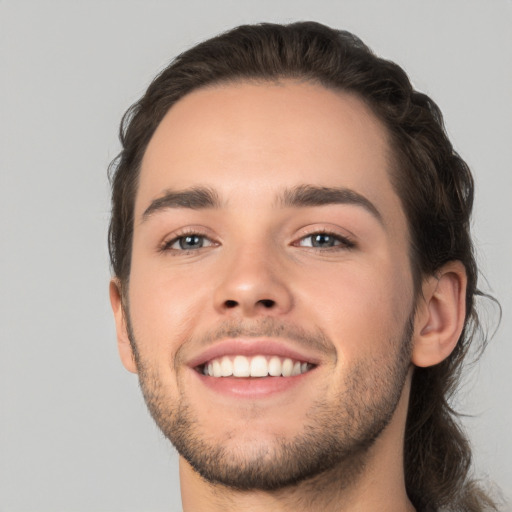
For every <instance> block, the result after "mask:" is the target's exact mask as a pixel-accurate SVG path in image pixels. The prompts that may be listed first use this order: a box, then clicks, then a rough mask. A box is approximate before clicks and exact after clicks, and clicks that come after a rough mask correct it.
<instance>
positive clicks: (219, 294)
mask: <svg viewBox="0 0 512 512" xmlns="http://www.w3.org/2000/svg"><path fill="white" fill-rule="evenodd" d="M214 301H215V308H216V310H217V311H218V312H219V313H222V314H223V315H238V316H243V317H245V318H252V317H257V316H278V315H283V314H286V313H288V312H289V311H290V310H291V308H292V306H293V297H292V293H291V289H290V287H289V283H287V279H286V269H285V268H284V266H283V264H280V263H279V262H278V258H276V257H272V255H271V254H270V251H268V250H267V251H265V250H256V249H252V250H251V249H248V250H245V251H237V252H235V253H234V254H233V255H232V256H231V257H230V258H228V259H227V260H225V261H224V262H223V270H222V272H221V279H220V281H219V283H218V285H217V287H216V290H215V293H214Z"/></svg>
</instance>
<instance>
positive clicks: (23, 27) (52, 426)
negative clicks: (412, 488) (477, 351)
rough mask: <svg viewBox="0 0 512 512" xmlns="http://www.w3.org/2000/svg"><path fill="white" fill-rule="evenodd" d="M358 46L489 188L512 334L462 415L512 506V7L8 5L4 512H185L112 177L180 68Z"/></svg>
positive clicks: (0, 272)
mask: <svg viewBox="0 0 512 512" xmlns="http://www.w3.org/2000/svg"><path fill="white" fill-rule="evenodd" d="M299 19H313V20H317V21H320V22H324V23H327V24H331V25H333V26H336V27H340V28H346V29H349V30H352V31H354V32H355V33H356V34H358V35H359V36H360V37H362V38H363V40H365V41H366V42H367V43H368V44H369V45H370V46H371V47H372V48H374V49H375V50H376V51H377V52H378V53H379V54H380V55H382V56H385V57H387V58H390V59H392V60H395V61H397V62H398V63H399V64H401V65H402V66H403V67H405V69H406V70H407V71H408V73H409V74H410V76H411V78H412V80H413V82H414V83H415V85H416V87H417V88H419V89H421V90H423V91H425V92H427V93H428V94H430V95H431V96H433V97H434V98H435V99H436V101H437V102H438V103H439V105H440V106H441V108H442V110H443V112H444V114H445V117H446V123H447V128H448V131H449V133H450V135H451V137H452V140H453V142H454V144H455V147H456V148H457V149H458V150H459V152H460V153H461V154H462V155H463V156H464V157H465V158H466V159H467V161H468V163H469V164H470V166H471V167H472V169H473V171H474V173H475V177H476V182H477V198H476V211H475V221H474V232H475V237H476V242H477V249H478V257H479V261H480V263H481V266H482V270H483V272H484V274H485V276H486V277H487V279H488V283H489V284H488V285H486V284H485V283H484V282H483V283H482V286H483V288H484V289H486V290H492V292H493V293H494V294H495V295H496V296H497V297H498V298H499V300H500V301H501V303H502V306H503V312H504V318H503V322H502V325H501V328H500V330H499V331H498V334H497V335H496V337H495V338H494V340H493V342H492V343H491V345H490V347H489V349H488V351H487V353H486V355H485V357H484V358H483V360H482V362H481V364H480V365H479V366H478V367H477V368H476V369H475V370H474V371H472V372H471V374H469V377H468V378H467V384H466V385H465V387H464V389H463V392H462V394H461V395H460V397H459V399H458V402H457V403H458V407H459V409H460V410H462V411H463V412H465V413H467V414H470V415H473V417H468V418H466V419H465V420H464V425H465V427H466V428H467V430H468V431H469V432H470V435H471V438H472V440H473V442H474V445H475V458H476V464H477V468H478V471H479V473H480V474H481V475H483V476H485V475H489V476H491V477H492V478H493V479H494V480H495V482H497V483H498V484H499V485H500V486H501V487H502V488H503V489H504V490H505V491H506V493H507V494H508V495H510V494H511V489H512V471H511V464H510V460H511V459H512V443H511V441H510V430H511V429H512V407H511V394H512V378H511V376H510V361H511V360H512V344H511V334H512V293H511V290H512V262H511V256H512V242H511V239H512V235H511V233H512V206H511V202H512V195H511V191H512V172H511V164H512V143H511V136H512V100H511V96H512V2H511V1H510V0H491V1H487V0H479V1H477V0H474V1H470V0H458V1H457V0H449V1H441V0H437V1H436V0H431V1H428V2H427V1H413V0H401V1H400V0H393V1H392V0H380V1H378V0H376V1H355V0H354V1H349V0H346V1H343V0H337V1H335V0H331V1H322V0H316V1H314V2H306V1H300V0H287V1H281V2H278V3H277V4H276V2H275V1H271V0H260V1H259V2H257V3H256V2H249V1H240V0H239V1H234V0H233V1H228V0H224V1H216V2H206V1H196V0H189V1H186V2H183V3H182V2H169V1H163V0H160V1H156V0H147V1H137V0H128V1H127V0H125V1H121V0H118V1H114V0H110V1H101V2H100V1H91V0H89V1H85V0H83V1H72V0H67V1H65V0H62V1H57V0H55V1H50V0H48V1H23V0H18V1H14V0H12V1H6V0H3V1H2V0H0V52H1V53H0V73H1V83H0V87H1V89H0V93H1V94H0V108H1V111H0V130H1V132H0V165H1V173H0V180H1V182H0V223H1V233H0V240H1V251H0V301H1V302H0V315H1V316H0V329H1V345H0V408H1V409H0V412H1V423H0V510H2V511H9V512H10V511H13V512H14V511H16V512H21V511H38V512H39V511H41V512H42V511H48V512H50V511H51V512H61V511H66V512H70V511H83V512H86V511H87V512H96V511H112V512H117V511H141V510H144V511H163V510H168V511H174V510H179V508H180V504H179V503H180V502H179V486H178V477H177V464H176V463H177V457H176V455H175V453H174V452H173V450H172V449H171V448H170V446H169V445H168V443H167V442H166V441H165V440H163V439H162V437H161V435H160V433H159V432H158V431H157V429H156V427H155V426H153V424H152V421H151V420H150V419H149V416H148V414H147V413H146V410H145V406H144V404H143V402H142V399H141V397H140V393H139V390H138V385H137V380H136V377H135V376H133V375H131V374H128V373H127V372H126V371H125V370H124V369H123V368H122V366H121V364H120V362H119V361H118V357H117V350H116V344H115V333H114V326H113V321H112V318H111V313H110V306H109V303H108V294H107V289H108V280H109V269H108V259H107V249H106V230H107V221H108V215H109V213H108V212H109V188H108V183H107V180H106V167H107V165H108V163H109V161H110V160H111V159H112V158H113V157H114V156H115V155H116V154H117V152H118V150H119V145H118V142H117V127H118V123H119V120H120V118H121V115H122V113H123V112H124V110H125V109H126V108H127V107H128V106H129V105H130V104H131V103H132V102H133V101H135V100H136V99H137V98H138V97H139V95H140V94H141V93H142V92H143V91H144V89H145V87H146V86H147V85H148V83H149V81H150V79H151V78H152V77H153V76H154V74H155V73H156V72H157V71H158V70H159V69H161V68H162V67H163V66H164V65H165V64H166V63H167V62H168V60H169V59H170V58H171V57H172V56H174V55H176V54H177V53H178V52H181V51H182V50H184V49H186V48H188V47H189V46H191V45H192V44H194V43H196V42H198V41H200V40H202V39H204V38H206V37H209V36H212V35H214V34H216V33H218V32H219V31H222V30H225V29H227V28H230V27H232V26H234V25H238V24H241V23H245V22H258V21H279V22H289V21H294V20H299Z"/></svg>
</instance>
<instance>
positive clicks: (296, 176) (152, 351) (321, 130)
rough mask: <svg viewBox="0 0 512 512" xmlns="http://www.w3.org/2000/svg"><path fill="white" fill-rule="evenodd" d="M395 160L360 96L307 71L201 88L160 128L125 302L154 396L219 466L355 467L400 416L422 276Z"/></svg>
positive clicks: (179, 435) (249, 471) (228, 469)
mask: <svg viewBox="0 0 512 512" xmlns="http://www.w3.org/2000/svg"><path fill="white" fill-rule="evenodd" d="M390 161H391V159H390V157H389V147H388V142H387V139H386V132H385V129H384V128H383V126H382V125H381V124H380V123H379V121H378V120H377V119H376V118H375V117H374V116H373V114H372V113H371V112H370V110H369V109H368V108H367V107H366V106H365V104H364V103H363V102H362V101H360V100H359V99H358V98H356V97H354V96H351V95H348V94H345V93H340V92H334V91H330V90H326V89H325V88H323V87H321V86H319V85H314V84H308V83H295V82H282V83H280V84H247V83H240V84H235V85H233V84H231V85H225V86H216V87H212V88H208V89H202V90H199V91H196V92H193V93H191V94H189V95H188V96H186V97H185V98H183V99H182V100H180V101H179V102H178V103H177V104H176V105H175V106H173V107H172V109H171V110H170V111H169V112H168V114H167V115H166V117H165V118H164V120H163V121H162V123H161V124H160V126H159V128H158V129H157V131H156V132H155V134H154V136H153V138H152V139H151V141H150V143H149V146H148V148H147V151H146V154H145V156H144V159H143V162H142V167H141V174H140V183H139V188H138V192H137V196H136V204H135V222H134V235H133V253H132V266H131V273H130V280H129V288H128V292H127V300H126V303H125V310H126V311H125V312H126V317H127V318H128V320H129V325H128V327H129V332H130V336H131V339H132V343H133V345H134V346H135V348H136V351H135V352H136V353H135V357H136V362H137V371H138V373H139V378H140V381H141V387H142V389H143V393H144V396H145V399H146V402H147V404H148V407H149V409H150V411H151V413H152V415H153V417H154V418H155V420H156V422H157V423H158V425H159V426H160V428H161V429H162V431H163V432H164V433H165V435H166V436H167V437H168V438H169V439H170V440H171V441H172V442H173V443H174V444H175V446H176V447H177V449H178V451H179V452H180V454H181V455H182V456H183V457H184V459H186V460H187V461H188V463H189V464H190V465H191V466H192V467H193V468H194V469H195V470H196V471H197V472H199V473H200V474H201V475H203V476H204V477H206V478H207V479H208V480H211V481H216V482H220V483H224V484H226V485H229V486H233V487H236V488H246V489H247V488H261V489H273V488H278V487H281V486H283V485H287V484H290V483H293V482H297V481H300V480H301V479H305V478H308V477H310V476H312V475H314V474H318V473H320V472H322V471H326V470H328V469H333V468H335V467H337V468H342V469H343V471H344V472H345V475H346V478H347V479H348V478H349V475H350V474H352V473H353V472H355V471H356V470H357V467H358V465H361V461H363V460H364V457H365V454H367V453H369V450H371V446H372V445H373V443H374V441H375V440H376V439H378V438H379V436H381V434H382V432H383V431H384V430H385V429H386V426H387V425H388V424H389V422H390V421H391V419H392V417H393V414H394V412H395V408H396V405H397V402H398V400H399V398H400V396H401V393H402V388H403V385H404V381H405V378H406V374H407V371H408V368H409V363H410V343H409V341H410V335H411V333H410V323H411V315H412V313H411V312H412V310H413V285H412V276H411V270H410V262H409V258H408V234H407V226H406V220H405V217H404V214H403V211H402V208H401V206H400V201H399V198H398V197H397V195H396V193H395V192H394V190H393V188H392V186H391V184H390V180H389V168H390V165H391V164H390ZM125 363H126V365H127V366H128V367H130V362H129V361H128V358H125Z"/></svg>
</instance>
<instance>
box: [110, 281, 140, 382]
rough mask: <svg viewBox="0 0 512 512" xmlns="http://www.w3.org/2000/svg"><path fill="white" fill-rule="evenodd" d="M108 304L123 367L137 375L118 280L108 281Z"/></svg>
mask: <svg viewBox="0 0 512 512" xmlns="http://www.w3.org/2000/svg"><path fill="white" fill-rule="evenodd" d="M109 293H110V304H111V306H112V311H113V313H114V320H115V323H116V332H117V348H118V350H119V356H120V357H121V362H122V363H123V366H124V367H125V368H126V369H127V370H128V371H130V372H132V373H137V366H136V364H135V357H134V355H133V349H132V346H131V343H130V337H129V336H128V328H127V325H126V316H125V313H124V308H123V300H122V294H121V283H120V282H119V279H117V278H115V277H114V278H112V279H111V280H110V287H109Z"/></svg>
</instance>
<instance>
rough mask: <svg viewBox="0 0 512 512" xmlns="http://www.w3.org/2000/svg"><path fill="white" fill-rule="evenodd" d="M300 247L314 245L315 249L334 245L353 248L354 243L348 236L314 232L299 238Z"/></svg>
mask: <svg viewBox="0 0 512 512" xmlns="http://www.w3.org/2000/svg"><path fill="white" fill-rule="evenodd" d="M297 245H299V246H300V247H312V248H314V249H331V248H334V247H340V248H343V247H345V248H351V247H354V243H353V242H352V241H350V240H349V239H348V238H346V237H344V236H341V235H335V234H333V233H312V234H311V235H307V236H305V237H303V238H301V239H300V240H299V243H298V244H297Z"/></svg>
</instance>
